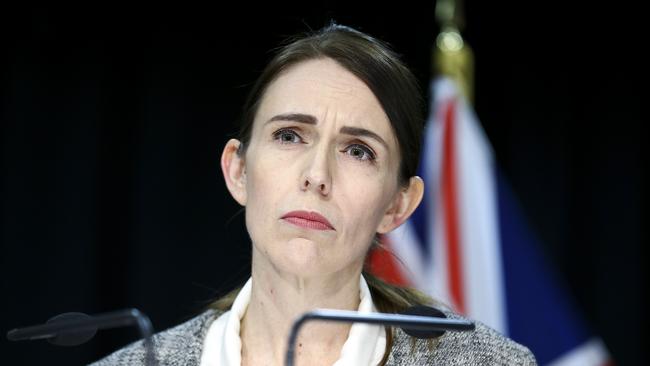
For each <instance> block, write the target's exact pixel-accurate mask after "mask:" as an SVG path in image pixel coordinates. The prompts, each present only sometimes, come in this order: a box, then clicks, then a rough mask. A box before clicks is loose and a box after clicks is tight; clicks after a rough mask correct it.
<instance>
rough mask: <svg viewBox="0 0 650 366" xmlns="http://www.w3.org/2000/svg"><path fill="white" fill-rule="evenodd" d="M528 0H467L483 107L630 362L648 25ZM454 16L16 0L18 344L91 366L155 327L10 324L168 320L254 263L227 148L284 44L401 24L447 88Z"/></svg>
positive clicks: (6, 68) (8, 152)
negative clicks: (32, 331)
mask: <svg viewBox="0 0 650 366" xmlns="http://www.w3.org/2000/svg"><path fill="white" fill-rule="evenodd" d="M526 3H527V2H514V1H511V2H469V3H468V4H466V18H467V19H466V23H467V26H466V28H465V30H464V35H465V38H466V40H467V41H468V42H469V44H471V45H472V47H473V48H474V51H475V55H476V60H475V61H476V84H475V87H476V97H475V102H476V103H475V107H476V110H477V113H478V116H479V118H480V119H481V122H482V123H483V125H484V127H485V129H486V132H487V134H488V136H489V138H490V139H491V141H492V143H493V145H494V149H495V152H496V156H497V158H498V161H499V163H500V165H501V167H502V169H503V171H504V173H505V175H506V177H507V178H508V179H509V180H510V182H511V183H512V185H513V188H514V190H515V192H516V193H517V195H518V197H519V199H520V202H521V204H522V206H523V208H524V211H525V213H526V215H527V217H528V219H529V221H530V223H531V225H532V227H533V228H534V229H535V231H536V232H537V233H538V234H539V236H540V238H541V239H542V243H543V245H544V247H543V248H542V249H543V250H544V252H545V253H546V254H547V256H548V258H549V259H550V260H551V261H552V262H553V263H555V265H556V268H557V270H558V272H559V273H560V274H561V275H562V276H563V278H564V279H565V280H566V284H567V286H568V288H570V289H571V290H572V292H573V295H574V299H573V300H574V301H575V302H576V303H577V305H578V306H579V307H580V308H581V309H582V310H583V313H584V316H585V318H586V319H587V320H588V322H589V323H590V324H591V326H592V330H593V331H594V332H595V333H597V334H600V335H601V336H602V338H603V339H604V341H605V343H606V345H607V346H608V348H609V350H610V351H611V353H612V355H613V357H614V359H615V360H616V362H617V364H619V365H632V364H640V363H641V360H642V359H645V358H646V357H642V356H643V355H642V348H641V345H642V344H646V343H647V339H648V338H647V335H646V332H643V330H644V328H645V325H646V323H647V316H646V313H645V311H644V310H645V306H646V301H645V300H646V297H645V296H646V294H645V286H646V281H645V278H644V276H645V275H646V274H645V264H646V256H645V254H646V253H645V247H644V246H643V245H642V244H643V243H644V239H645V236H646V234H647V231H646V230H645V227H644V224H643V223H642V221H643V218H644V215H645V212H644V208H645V207H647V206H646V205H645V204H644V203H645V200H646V195H647V189H646V186H645V176H644V174H643V171H642V167H643V164H642V161H643V157H644V156H645V155H646V154H647V149H646V146H647V142H648V136H647V135H646V134H645V133H644V130H645V129H644V127H645V126H644V125H643V123H644V122H646V121H647V118H646V116H647V112H646V110H645V108H643V107H646V105H645V104H644V103H647V98H646V93H645V87H646V79H645V74H646V73H647V69H648V63H647V58H643V57H642V56H641V53H642V52H641V51H642V50H643V48H644V47H645V40H644V39H643V32H644V31H647V30H646V29H645V28H647V27H646V26H645V25H644V23H643V22H642V19H641V14H642V13H641V12H640V11H639V10H638V9H635V8H633V7H632V6H631V5H630V4H625V3H623V2H617V3H616V5H613V4H608V5H595V4H593V3H586V2H585V4H581V5H573V7H572V8H564V7H561V6H560V7H558V6H559V5H558V3H550V2H546V3H539V2H537V3H535V4H526ZM237 7H239V8H238V9H237ZM433 14H434V4H433V3H430V4H427V3H424V4H418V5H416V4H407V3H405V2H400V3H398V4H387V5H385V6H380V5H378V4H375V3H370V4H367V5H366V6H360V5H359V6H351V5H349V4H345V3H343V2H340V3H339V2H335V1H321V2H319V3H318V5H316V6H314V5H311V6H310V7H309V8H308V7H307V6H302V7H295V6H274V7H271V6H269V7H268V8H261V7H259V6H257V5H253V4H248V3H247V4H242V5H234V6H231V4H228V6H227V7H226V6H225V5H219V6H216V5H214V6H212V7H202V8H201V7H193V6H191V5H179V4H176V5H174V6H171V5H170V6H168V7H160V6H156V7H153V6H152V7H145V6H140V7H138V8H134V7H133V5H130V6H128V7H127V6H118V5H115V4H106V5H105V6H103V7H102V6H98V5H93V6H92V7H91V6H85V7H73V6H69V7H66V6H61V5H56V6H55V5H51V6H46V7H23V8H4V9H2V11H0V23H1V24H2V25H1V27H2V28H0V30H1V32H2V35H1V36H0V41H2V43H1V44H2V49H3V51H4V52H2V53H0V55H2V54H4V56H2V60H3V62H2V66H1V67H2V69H1V74H0V75H2V79H1V84H0V93H1V94H0V96H1V98H2V101H1V104H0V105H1V110H0V112H1V114H0V118H1V129H0V131H2V137H1V138H2V139H1V141H2V150H1V151H2V152H1V154H2V159H1V162H2V166H1V167H0V168H1V170H0V171H1V173H2V176H1V177H2V179H1V180H0V187H1V195H0V197H1V200H2V201H1V202H2V219H1V223H0V225H1V226H0V228H1V233H2V239H1V240H2V244H1V245H2V246H1V251H0V255H1V257H0V265H1V270H2V272H0V273H1V277H2V300H1V301H0V304H2V305H1V306H2V308H0V314H1V318H0V331H2V333H3V339H2V340H1V341H0V354H1V356H0V363H2V364H3V365H34V364H45V363H47V364H53V365H64V364H65V365H74V364H84V363H88V362H90V361H91V360H94V359H97V358H99V357H100V356H102V355H105V354H107V353H109V352H111V351H113V350H115V349H117V348H118V347H120V346H122V345H124V344H125V343H128V342H131V341H133V340H135V339H136V338H137V334H136V332H135V331H132V330H112V331H104V332H101V333H100V334H98V335H97V336H96V337H95V338H94V339H93V340H92V341H91V342H89V343H87V344H85V345H83V346H80V347H76V348H57V347H54V346H51V345H49V344H47V343H46V342H22V343H9V342H7V341H6V340H5V339H4V333H5V332H6V331H7V330H9V329H12V328H15V327H20V326H26V325H31V324H35V323H40V322H43V321H45V320H47V319H48V318H49V317H51V316H53V315H56V314H58V313H62V312H67V311H82V312H86V313H99V312H104V311H110V310H115V309H121V308H126V307H137V308H139V309H140V310H142V311H143V312H144V313H146V314H148V315H149V317H150V318H151V320H152V322H153V324H154V327H155V328H156V329H157V330H162V329H165V328H167V327H169V326H171V325H174V324H177V323H179V322H181V321H183V320H185V319H188V318H190V317H191V316H192V315H194V314H196V313H197V312H199V311H200V310H201V309H202V308H203V307H204V306H205V305H206V304H207V303H208V302H209V300H210V299H212V298H214V297H215V296H218V295H219V294H222V293H223V292H224V291H226V290H228V289H230V288H232V287H233V286H235V285H237V284H239V283H240V282H242V281H243V280H244V279H245V278H247V276H248V271H249V264H248V261H249V243H248V240H247V237H246V234H245V229H244V226H243V220H242V215H241V214H237V212H238V210H239V208H238V206H237V205H236V204H235V203H234V201H233V200H232V199H231V198H230V196H229V194H228V193H227V191H226V189H225V186H224V184H223V180H222V178H221V173H220V169H219V156H220V153H221V148H222V147H223V145H224V143H225V142H226V141H227V139H228V138H229V136H230V134H231V133H232V132H234V131H235V128H234V126H235V125H236V121H237V118H238V116H239V112H240V106H241V105H242V103H243V99H244V96H245V94H246V92H247V90H248V88H249V87H250V84H251V83H252V82H253V81H254V79H255V77H256V76H257V75H258V73H259V72H260V71H261V69H262V67H263V65H264V64H265V62H266V61H268V59H269V56H270V53H269V50H270V49H272V48H273V47H275V46H276V45H277V44H278V42H279V41H280V40H282V39H284V38H285V36H288V35H292V34H294V33H296V32H302V31H305V30H307V29H308V28H309V27H311V28H319V27H321V26H323V25H325V24H326V23H327V22H328V21H329V19H335V20H337V21H338V22H341V23H343V24H347V25H351V26H355V27H357V28H359V29H361V30H363V31H366V32H368V33H370V34H372V35H374V36H376V37H378V38H381V39H384V40H386V41H388V42H389V43H391V44H392V45H393V46H394V47H395V48H396V50H397V51H398V52H400V53H401V54H403V56H404V59H405V61H406V62H407V63H408V64H409V65H410V66H411V68H412V69H413V70H414V72H415V73H416V76H417V77H418V78H419V79H420V82H421V85H422V87H423V90H424V91H425V92H426V91H427V89H428V86H427V83H428V81H429V78H430V77H431V72H430V64H431V58H430V50H431V46H432V44H433V39H434V37H435V35H436V34H437V31H438V27H437V26H436V24H435V21H434V15H433ZM531 316H534V314H531Z"/></svg>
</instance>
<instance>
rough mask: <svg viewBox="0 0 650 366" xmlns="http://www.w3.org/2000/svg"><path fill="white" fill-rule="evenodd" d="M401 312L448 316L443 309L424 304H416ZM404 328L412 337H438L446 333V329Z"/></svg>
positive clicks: (438, 316)
mask: <svg viewBox="0 0 650 366" xmlns="http://www.w3.org/2000/svg"><path fill="white" fill-rule="evenodd" d="M400 314H403V315H416V316H428V317H434V318H447V316H446V315H445V313H443V312H442V311H440V310H438V309H436V308H432V307H431V306H424V305H415V306H411V307H410V308H408V309H406V310H404V311H401V312H400ZM402 330H403V331H404V333H406V334H408V335H410V336H411V337H415V338H420V339H430V338H438V337H440V336H442V335H443V334H445V331H444V330H422V329H412V328H407V327H403V328H402Z"/></svg>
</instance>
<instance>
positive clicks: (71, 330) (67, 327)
mask: <svg viewBox="0 0 650 366" xmlns="http://www.w3.org/2000/svg"><path fill="white" fill-rule="evenodd" d="M130 325H136V326H137V327H138V329H139V331H140V334H141V335H142V337H143V338H144V345H145V348H146V356H145V365H148V366H157V365H158V361H157V360H156V357H155V354H154V344H153V338H152V335H153V326H152V325H151V321H150V320H149V317H147V316H146V315H145V314H144V313H142V312H141V311H140V310H138V309H126V310H118V311H113V312H110V313H103V314H98V315H94V316H90V315H87V314H84V313H75V312H73V313H64V314H60V315H57V316H55V317H53V318H50V319H49V320H48V321H47V322H46V323H45V324H41V325H34V326H30V327H25V328H18V329H12V330H10V331H9V332H7V339H9V340H10V341H22V340H36V339H47V341H48V342H50V343H52V344H55V345H58V346H76V345H79V344H82V343H85V342H87V341H88V340H90V339H91V338H92V337H93V336H94V335H95V333H97V330H98V329H110V328H119V327H123V326H130Z"/></svg>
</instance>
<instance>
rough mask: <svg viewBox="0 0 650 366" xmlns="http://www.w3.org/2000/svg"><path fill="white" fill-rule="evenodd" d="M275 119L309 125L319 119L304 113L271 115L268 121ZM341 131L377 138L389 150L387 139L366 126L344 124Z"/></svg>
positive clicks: (352, 134)
mask: <svg viewBox="0 0 650 366" xmlns="http://www.w3.org/2000/svg"><path fill="white" fill-rule="evenodd" d="M274 121H293V122H299V123H306V124H309V125H315V124H317V123H318V119H317V118H316V117H314V116H312V115H311V114H304V113H284V114H278V115H275V116H273V117H271V119H269V120H268V121H266V123H269V122H274ZM339 132H340V133H343V134H346V135H351V136H357V137H358V136H363V137H369V138H371V139H374V140H376V141H377V142H379V143H380V144H382V145H384V147H385V148H386V150H388V144H387V143H386V141H384V139H382V138H381V136H379V135H377V134H376V133H374V132H372V131H370V130H366V129H365V128H359V127H350V126H343V127H341V130H340V131H339Z"/></svg>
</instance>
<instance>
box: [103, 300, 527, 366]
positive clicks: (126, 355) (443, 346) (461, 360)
mask: <svg viewBox="0 0 650 366" xmlns="http://www.w3.org/2000/svg"><path fill="white" fill-rule="evenodd" d="M219 314H220V313H218V312H216V311H212V310H209V311H206V312H204V313H203V314H201V315H199V316H197V317H195V318H193V319H191V320H189V321H187V322H185V323H183V324H180V325H178V326H176V327H174V328H171V329H168V330H166V331H163V332H161V333H158V334H156V335H155V336H154V343H155V345H156V357H157V359H158V361H159V364H160V366H199V365H200V363H201V351H202V348H203V340H204V338H205V335H206V333H207V331H208V328H209V326H210V324H211V323H212V321H213V320H215V319H216V318H217V317H218V316H219ZM447 316H448V317H450V318H460V317H459V316H458V315H456V314H451V313H447ZM393 334H394V338H393V347H392V349H391V352H390V354H389V356H388V361H387V363H386V365H390V366H402V365H526V366H529V365H537V362H536V361H535V357H534V356H533V354H532V353H531V352H530V351H529V350H528V349H527V348H526V347H524V346H522V345H520V344H518V343H515V342H514V341H512V340H510V339H508V338H506V337H504V336H503V335H501V334H499V333H497V332H496V331H495V330H493V329H491V328H488V327H487V326H485V325H483V324H481V323H479V322H476V329H475V330H474V331H472V332H446V333H445V334H444V335H443V336H442V337H440V338H439V339H438V341H437V342H436V343H435V344H434V346H433V347H430V346H429V344H428V343H427V341H423V340H419V339H415V338H412V337H410V336H409V335H407V334H406V333H404V332H403V331H402V330H401V329H396V330H394V333H393ZM144 354H145V353H144V346H143V342H142V341H139V342H135V343H133V344H131V345H129V346H127V347H125V348H122V349H121V350H118V351H116V352H115V353H113V354H111V355H109V356H107V357H105V358H104V359H102V360H99V361H97V362H95V363H93V364H91V366H122V365H124V366H126V365H129V366H144Z"/></svg>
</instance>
